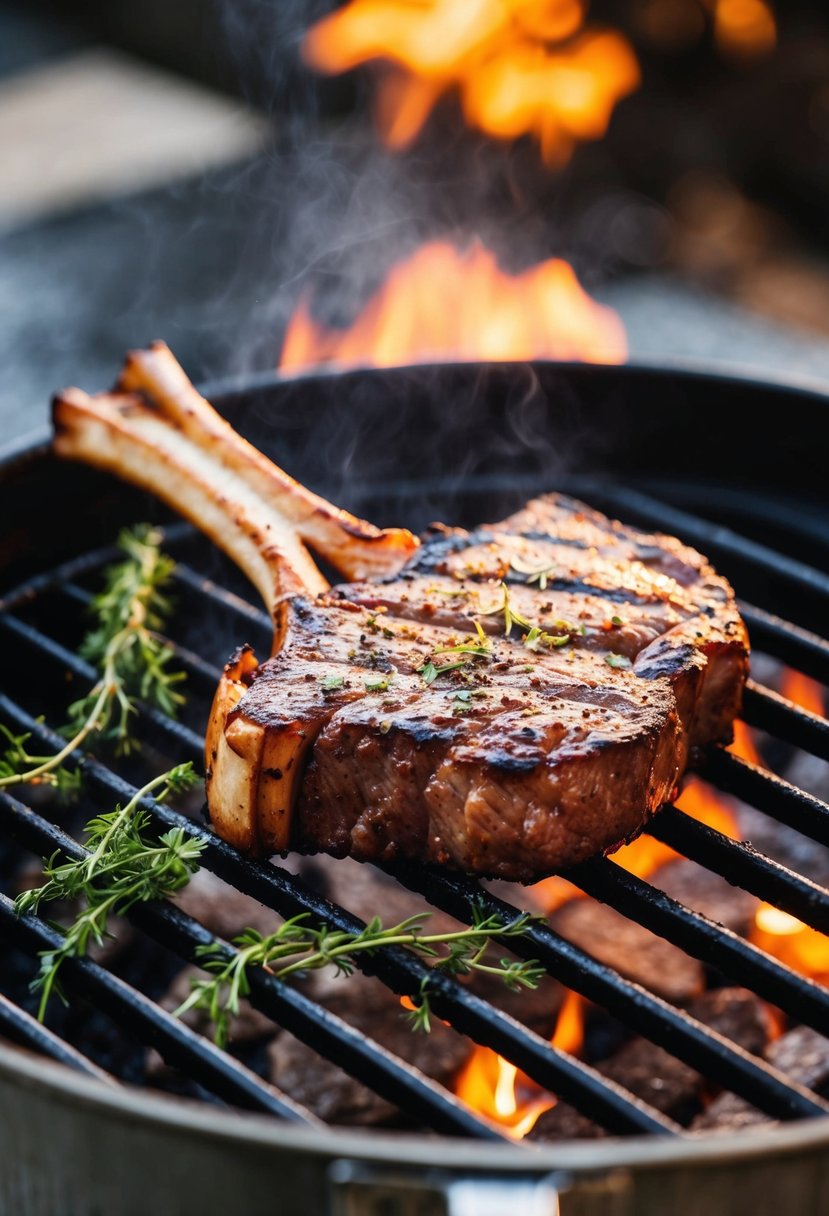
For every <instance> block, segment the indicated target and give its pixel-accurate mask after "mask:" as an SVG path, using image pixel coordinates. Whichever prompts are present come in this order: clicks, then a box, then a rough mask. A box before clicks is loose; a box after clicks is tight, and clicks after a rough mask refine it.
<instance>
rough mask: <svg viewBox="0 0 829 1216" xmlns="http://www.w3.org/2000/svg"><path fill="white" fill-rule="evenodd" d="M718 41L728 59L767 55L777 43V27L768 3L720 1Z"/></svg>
mask: <svg viewBox="0 0 829 1216" xmlns="http://www.w3.org/2000/svg"><path fill="white" fill-rule="evenodd" d="M714 37H715V38H716V40H717V46H718V47H719V48H720V50H721V51H723V52H724V53H725V54H727V55H732V56H734V57H736V58H742V59H753V58H758V57H759V56H761V55H767V54H768V53H769V51H771V50H773V48H774V45H775V43H776V41H777V24H776V22H775V20H774V13H773V12H772V11H771V8H770V6H769V5H768V4H767V3H766V0H716V5H715V8H714Z"/></svg>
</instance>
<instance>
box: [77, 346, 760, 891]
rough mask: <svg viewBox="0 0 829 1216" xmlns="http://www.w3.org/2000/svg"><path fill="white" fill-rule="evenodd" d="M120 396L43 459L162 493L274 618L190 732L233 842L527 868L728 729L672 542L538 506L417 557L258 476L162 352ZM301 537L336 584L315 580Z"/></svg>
mask: <svg viewBox="0 0 829 1216" xmlns="http://www.w3.org/2000/svg"><path fill="white" fill-rule="evenodd" d="M119 388H120V390H121V391H120V392H119V393H116V394H114V395H109V396H106V397H103V396H102V397H98V398H88V397H86V396H85V395H84V394H79V393H78V392H77V391H76V390H70V391H69V392H68V393H67V394H64V395H63V397H61V398H59V399H58V401H57V403H56V410H55V419H56V427H57V439H56V447H57V450H58V451H59V452H60V453H61V454H63V455H68V456H71V457H74V458H77V459H84V460H88V461H90V462H91V463H94V464H97V465H99V466H101V467H105V468H110V469H112V470H114V471H116V472H119V473H120V474H121V475H123V476H125V477H127V478H129V479H130V480H133V481H137V482H138V483H139V484H141V485H144V486H147V487H148V488H150V489H153V490H155V491H156V492H157V493H159V494H160V495H161V496H162V497H164V498H165V499H166V500H167V501H168V502H171V503H172V504H173V505H175V506H176V507H178V509H179V510H181V511H182V513H184V514H186V515H188V516H189V517H190V518H191V519H193V520H194V522H196V523H197V524H199V525H200V526H201V527H202V528H203V529H204V530H205V531H206V532H207V533H208V534H209V535H211V536H213V537H214V539H216V540H217V541H218V543H220V544H221V545H222V546H223V547H224V548H225V549H226V550H227V551H228V552H230V553H231V555H235V556H236V557H237V559H238V560H240V564H242V566H243V568H245V569H246V570H247V571H248V573H250V575H251V577H252V579H253V580H254V581H255V582H256V583H257V585H258V586H259V588H260V590H261V591H262V593H263V595H264V596H265V598H266V599H267V600H268V602H269V607H271V609H272V611H273V613H274V620H275V625H276V637H275V646H274V649H275V653H274V654H273V656H272V657H271V658H270V659H267V660H266V661H264V662H262V663H259V662H258V661H257V659H256V657H255V656H254V655H253V653H252V652H251V651H250V649H249V648H243V649H241V650H240V651H239V652H237V654H236V655H235V656H234V657H233V659H232V660H231V662H230V663H229V664H228V666H227V668H226V670H225V674H224V676H223V678H222V681H221V684H220V687H219V689H218V691H217V694H216V698H215V701H214V706H213V711H212V713H211V718H210V723H209V726H208V731H207V744H206V764H207V775H208V803H209V806H210V811H211V817H212V820H213V823H214V825H215V827H216V830H217V831H218V832H219V834H220V835H222V836H223V837H225V838H226V839H228V840H230V841H231V842H233V843H234V844H236V845H237V846H239V847H241V848H244V849H246V850H249V851H252V852H258V853H263V852H264V853H273V852H279V851H284V850H286V849H289V848H290V849H297V850H299V851H302V852H319V851H322V852H327V853H333V854H335V855H338V856H345V855H349V854H350V855H351V856H354V857H357V858H360V859H372V860H392V859H395V858H415V859H420V860H425V861H432V862H438V863H441V864H445V865H449V866H453V867H455V868H459V869H463V870H467V871H470V872H475V873H480V874H488V875H497V876H501V877H504V878H511V879H522V880H530V879H532V878H536V877H538V876H539V875H541V874H543V873H549V872H551V871H553V870H557V869H561V868H565V867H567V866H570V865H573V864H575V863H577V862H579V861H582V860H584V859H586V858H587V857H590V856H592V855H594V854H596V853H599V852H602V851H607V850H609V849H612V848H613V847H615V846H617V845H619V844H620V843H622V842H623V841H624V840H626V839H629V838H630V837H631V836H633V835H635V834H636V833H637V832H638V831H639V830H641V828H642V826H643V825H644V824H645V823H646V822H647V820H648V818H649V817H650V816H651V815H652V814H653V813H654V812H655V811H656V810H658V808H659V807H660V806H661V805H662V804H663V803H664V802H666V801H669V800H670V799H671V798H672V797H673V796H674V795H675V792H676V789H677V786H678V782H679V780H680V778H681V776H682V774H683V773H684V771H685V768H686V766H687V764H688V761H689V756H690V754H691V751H692V749H694V748H698V747H702V746H703V745H706V744H710V743H716V742H719V743H724V742H728V741H729V740H730V738H731V734H732V724H733V720H734V717H735V716H736V714H737V713H738V712H739V708H740V700H741V695H742V689H743V685H744V682H745V677H746V672H747V665H748V641H747V637H746V631H745V627H744V625H743V622H742V620H741V619H740V616H739V613H738V611H737V608H736V605H735V600H734V595H733V592H732V590H731V588H730V586H729V585H728V583H727V582H726V581H725V580H724V579H723V578H721V577H720V576H718V575H717V574H716V573H715V571H714V570H713V569H712V568H711V566H710V565H709V564H708V563H707V561H706V560H705V559H704V558H703V557H701V556H700V555H699V554H698V553H696V552H695V551H694V550H692V549H689V548H687V547H685V546H684V545H682V544H681V543H680V542H679V541H677V540H674V539H672V538H670V537H665V536H654V535H645V534H643V533H640V532H637V531H635V530H634V529H632V528H628V527H625V526H623V525H621V524H619V523H614V522H611V521H610V520H608V519H607V518H606V517H605V516H603V515H601V514H599V513H598V512H596V511H593V510H591V509H590V508H589V507H586V506H584V505H583V504H581V503H578V502H574V501H573V500H571V499H568V498H564V497H561V496H558V495H550V496H547V497H544V498H540V499H537V500H535V501H533V502H531V503H529V504H528V505H527V506H526V507H525V508H524V509H523V510H521V511H519V512H518V513H517V514H516V515H513V516H511V517H510V518H509V519H507V520H505V521H504V522H503V523H500V524H494V525H491V526H487V527H483V528H480V529H478V530H477V531H474V532H466V531H463V530H460V529H450V528H444V527H442V526H440V525H438V526H435V527H434V528H433V529H432V530H431V531H430V532H429V533H428V534H427V535H426V536H425V537H424V538H423V540H422V543H420V544H419V545H418V544H417V542H416V541H415V540H414V538H411V537H410V536H408V534H406V533H405V532H402V531H400V530H389V531H386V532H382V531H380V530H379V529H372V528H371V526H370V525H367V524H365V523H363V522H361V521H358V520H354V519H353V517H350V516H347V515H346V514H345V513H342V512H337V511H336V509H335V508H333V507H330V506H329V505H328V504H326V503H323V502H322V500H318V499H315V498H314V497H313V496H311V495H309V494H308V492H307V491H305V490H303V489H302V487H299V486H297V485H296V483H294V482H292V481H291V480H290V479H289V478H287V477H286V475H285V474H283V473H282V472H281V470H277V469H275V468H274V466H272V465H270V463H269V462H267V461H266V460H265V458H264V457H262V456H261V454H260V453H258V452H255V449H252V448H250V447H249V445H247V444H245V442H244V441H243V440H241V439H239V437H238V436H236V435H235V434H234V433H233V432H232V431H231V430H230V428H229V427H227V424H226V423H224V422H223V421H222V420H221V419H219V418H218V416H217V415H215V414H214V413H213V412H212V411H211V409H210V407H209V406H208V405H207V403H206V402H204V401H203V399H202V398H200V397H199V396H198V394H196V393H195V390H193V389H192V386H190V385H189V382H187V381H186V379H185V378H184V377H183V373H181V372H180V369H178V368H177V365H175V363H174V361H173V360H172V356H170V355H169V352H168V351H167V350H166V348H163V347H161V346H156V347H154V348H152V349H151V350H150V351H148V352H137V353H136V354H134V355H132V356H131V357H130V360H128V363H127V368H126V370H125V373H124V375H123V376H122V380H121V383H120V385H119ZM136 390H139V391H136ZM208 411H209V412H208ZM194 453H195V454H194ZM208 459H209V461H210V462H212V465H213V466H214V468H213V469H212V473H213V476H212V477H211V469H210V468H208V467H207V465H206V461H207V460H208ZM171 469H173V470H175V471H176V472H177V474H178V478H179V480H178V482H176V481H173V482H172V483H171V482H170V472H171ZM257 502H258V503H259V504H260V505H261V512H260V513H258V512H259V508H258V507H257ZM262 504H265V505H262ZM303 540H305V541H307V542H308V543H310V544H311V545H312V546H313V547H314V548H316V549H317V550H318V551H320V552H323V553H324V554H325V556H327V557H328V558H329V560H331V561H333V562H334V564H335V565H336V566H337V567H338V568H339V569H341V570H343V571H344V572H345V573H346V574H347V575H348V576H349V577H350V578H351V579H352V581H350V582H348V583H347V584H343V585H341V586H337V587H334V588H325V586H324V584H323V583H322V581H321V578H320V576H319V574H318V571H316V568H315V567H313V565H312V564H311V563H310V558H309V557H308V554H307V551H306V550H305V549H304V546H303V544H302V541H303ZM249 551H250V552H252V553H254V554H255V557H256V560H257V561H258V562H259V564H258V565H256V564H255V562H254V561H253V560H252V559H251V558H249V557H246V554H247V553H248V552H249ZM306 563H307V564H306ZM309 567H310V569H311V570H313V571H314V573H315V574H316V575H317V578H316V580H314V578H313V575H310V574H309ZM263 571H264V573H263ZM269 580H270V582H269Z"/></svg>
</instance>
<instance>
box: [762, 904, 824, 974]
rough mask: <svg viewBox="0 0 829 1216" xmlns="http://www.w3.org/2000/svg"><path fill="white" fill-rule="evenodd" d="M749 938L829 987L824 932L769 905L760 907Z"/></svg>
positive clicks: (788, 964) (798, 970)
mask: <svg viewBox="0 0 829 1216" xmlns="http://www.w3.org/2000/svg"><path fill="white" fill-rule="evenodd" d="M751 939H752V941H753V942H754V944H755V945H757V946H759V947H760V949H761V950H765V951H766V953H767V954H771V955H773V957H774V958H777V959H779V960H780V962H781V963H784V964H785V965H786V966H787V967H791V968H792V970H793V971H797V972H799V974H800V975H806V976H808V977H809V978H810V979H813V980H815V981H816V983H818V984H824V985H825V986H827V987H829V938H827V937H826V936H824V934H823V933H818V931H817V930H816V929H810V928H809V926H808V925H804V924H803V923H802V922H801V921H799V920H797V918H796V917H794V916H790V915H789V914H788V912H782V911H781V910H780V909H779V908H774V907H772V905H771V904H761V905H760V907H759V908H758V909H757V913H756V915H755V918H754V932H753V933H752V935H751Z"/></svg>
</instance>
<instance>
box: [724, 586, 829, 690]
mask: <svg viewBox="0 0 829 1216" xmlns="http://www.w3.org/2000/svg"><path fill="white" fill-rule="evenodd" d="M740 612H741V614H742V617H743V620H744V621H745V623H746V625H747V626H748V632H749V637H750V638H751V644H752V646H753V647H754V648H755V649H756V650H762V651H763V652H764V654H770V655H773V656H774V657H775V658H777V659H780V660H781V661H782V662H783V663H788V664H789V666H790V667H796V668H797V670H798V671H805V672H807V673H808V674H809V675H810V676H812V677H813V679H815V680H819V681H820V682H821V684H829V642H826V641H824V639H823V638H822V637H820V636H819V635H818V634H816V633H810V632H809V630H808V629H800V628H799V627H798V626H797V625H792V624H791V623H790V622H789V621H784V620H783V619H782V618H781V617H779V616H775V615H774V614H773V613H771V612H765V611H764V610H763V609H762V608H755V606H754V605H753V604H746V603H745V602H744V601H743V600H740Z"/></svg>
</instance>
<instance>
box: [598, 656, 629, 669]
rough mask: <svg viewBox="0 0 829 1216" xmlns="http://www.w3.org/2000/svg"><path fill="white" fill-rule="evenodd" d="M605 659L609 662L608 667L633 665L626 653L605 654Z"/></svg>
mask: <svg viewBox="0 0 829 1216" xmlns="http://www.w3.org/2000/svg"><path fill="white" fill-rule="evenodd" d="M604 661H605V663H607V665H608V667H621V668H625V667H630V666H631V662H630V659H629V658H628V657H627V655H624V654H606V655H605V656H604Z"/></svg>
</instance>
